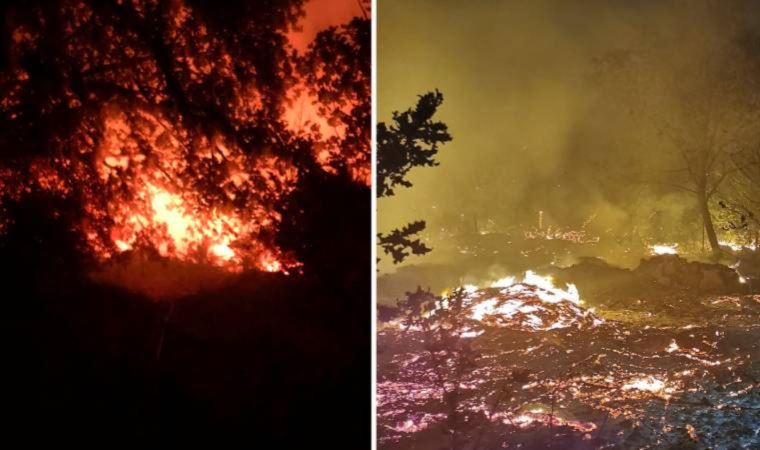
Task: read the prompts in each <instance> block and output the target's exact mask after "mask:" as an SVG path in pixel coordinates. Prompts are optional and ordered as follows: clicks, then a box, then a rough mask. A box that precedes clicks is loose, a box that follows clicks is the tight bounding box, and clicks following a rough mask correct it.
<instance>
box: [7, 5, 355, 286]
mask: <svg viewBox="0 0 760 450" xmlns="http://www.w3.org/2000/svg"><path fill="white" fill-rule="evenodd" d="M28 8H29V11H26V12H24V13H23V14H22V13H19V14H17V15H14V21H15V22H13V23H10V24H9V27H11V31H12V33H13V36H14V39H13V45H12V47H11V49H10V52H11V55H12V58H11V62H12V64H11V67H10V70H7V71H5V72H4V73H3V74H2V79H1V80H0V81H1V82H2V84H3V86H4V87H5V88H6V92H7V93H8V95H7V96H6V97H5V98H4V99H3V102H2V103H1V104H0V112H1V113H2V114H3V117H4V119H5V120H6V122H7V123H8V125H9V126H8V127H6V128H7V129H6V131H5V134H4V135H3V137H2V138H3V139H5V140H6V141H8V143H9V144H12V145H8V147H10V148H13V149H14V150H13V153H12V154H9V156H8V157H7V158H4V160H3V161H2V165H1V166H0V167H2V171H0V185H2V187H3V191H2V194H0V217H1V219H0V232H2V231H6V232H7V231H8V230H9V227H11V226H12V223H13V221H14V220H15V219H16V218H15V217H14V216H13V214H10V213H8V208H10V207H14V205H21V204H23V203H24V202H27V201H29V200H28V199H30V198H38V197H39V198H47V199H49V200H48V201H50V202H53V201H55V202H59V204H61V205H62V204H64V203H65V204H66V205H67V206H65V207H56V209H54V210H53V211H51V215H52V216H53V217H55V218H58V219H60V220H61V221H64V222H65V223H64V224H62V226H64V227H67V228H69V229H70V230H72V231H74V232H76V233H77V234H78V236H79V239H78V241H79V242H76V243H75V245H76V246H77V247H78V248H79V249H80V251H82V252H83V253H85V255H84V257H85V258H92V259H94V260H95V261H96V267H95V268H94V269H95V271H98V270H99V268H98V267H97V266H101V267H106V268H107V270H108V271H109V272H113V271H114V270H115V268H114V266H119V265H124V267H125V270H127V269H126V267H128V266H129V264H128V263H126V264H125V263H124V260H125V259H129V258H132V257H136V258H138V259H140V260H146V259H155V258H158V259H163V260H165V261H167V262H171V261H175V262H178V263H180V264H182V265H187V264H190V265H198V266H205V267H209V268H213V270H219V271H222V272H226V273H240V272H243V271H247V270H259V271H266V272H279V273H283V274H288V273H292V272H293V271H294V270H295V271H300V270H301V269H300V268H301V267H302V261H299V257H298V256H297V255H296V254H295V252H294V251H293V249H286V248H283V247H282V245H281V242H280V241H282V240H281V239H280V237H281V226H282V224H283V221H284V220H288V221H291V222H295V221H298V220H299V216H300V215H301V214H303V213H304V211H305V210H307V209H308V207H310V206H309V205H302V204H298V203H297V202H298V200H295V195H296V193H297V192H298V189H299V186H302V185H303V184H304V183H308V181H307V180H313V179H315V178H318V177H321V176H323V175H320V174H319V173H315V171H319V170H321V171H323V172H324V174H329V175H330V176H334V177H347V178H348V179H349V180H352V181H353V182H354V183H357V184H360V185H368V184H369V174H370V167H369V159H370V158H369V154H370V143H369V138H370V127H369V120H370V115H369V111H370V102H369V98H370V97H369V89H370V83H369V76H370V74H369V58H368V57H367V58H363V57H360V56H361V55H365V54H367V55H368V54H369V53H368V49H369V45H370V39H369V31H368V30H369V27H368V26H367V25H366V24H367V23H369V22H368V18H367V16H366V11H364V9H363V8H365V6H363V4H361V3H360V4H359V6H357V4H355V3H353V2H351V3H346V4H343V5H342V6H341V7H340V14H338V15H337V16H335V17H330V15H329V14H326V13H325V12H324V11H322V10H321V9H320V8H319V6H318V5H317V6H315V5H310V6H309V8H308V11H306V12H308V13H309V14H313V15H315V16H314V17H312V18H311V19H310V18H309V17H302V14H303V13H304V9H303V8H304V2H302V1H300V0H293V1H285V0H284V1H282V2H279V3H277V4H276V5H275V6H272V7H271V8H270V7H265V6H261V5H253V4H251V5H246V6H244V7H243V9H242V10H241V11H240V14H239V15H238V16H239V17H236V18H232V17H228V16H226V13H224V12H223V11H218V10H216V9H214V8H213V7H212V6H210V5H204V4H202V3H196V2H188V1H172V2H150V1H148V2H143V1H135V2H126V3H122V2H117V4H115V5H112V6H108V7H101V6H100V5H99V4H98V2H94V3H92V2H80V3H78V4H72V3H69V2H62V3H61V4H60V5H56V6H51V7H50V8H47V7H42V6H35V5H30V6H29V7H28ZM262 8H263V9H262ZM267 8H270V9H269V10H267ZM362 14H364V17H365V18H364V19H362V18H360V17H361V16H362ZM48 15H50V16H51V17H53V16H54V17H56V19H55V20H51V19H50V18H48V17H47V16H48ZM262 17H263V18H264V19H262ZM312 19H313V20H314V21H315V24H316V23H320V24H322V26H321V27H318V26H316V25H314V26H310V27H307V28H308V30H309V34H308V36H306V35H301V34H299V33H298V32H297V30H298V29H299V23H302V22H303V21H309V20H312ZM262 20H263V21H269V22H271V23H269V24H268V25H266V26H260V22H261V21H262ZM59 21H60V23H59ZM55 26H60V30H58V29H56V30H53V29H51V27H55ZM230 26H232V28H230ZM146 30H152V31H150V32H147V31H146ZM232 30H234V32H233V31H232ZM57 33H61V34H62V36H61V39H62V40H63V41H65V42H67V44H66V45H65V48H63V49H58V48H56V47H55V46H54V43H52V42H48V40H47V39H48V38H47V36H49V35H53V34H56V35H57ZM95 36H100V37H99V38H96V37H95ZM51 46H52V47H51ZM294 46H295V47H294ZM296 47H297V48H296ZM345 52H348V53H350V55H348V54H346V55H343V53H345ZM50 54H54V55H55V56H50ZM35 61H41V62H39V63H36V62H35ZM48 61H55V64H58V65H59V66H60V67H55V68H50V69H48V70H46V71H43V72H49V71H54V72H57V73H60V77H59V78H60V79H59V80H58V81H59V84H60V86H51V87H50V88H49V91H50V92H48V91H44V92H43V94H40V88H39V86H38V84H40V83H42V81H41V80H42V78H41V77H43V76H44V75H43V74H42V73H38V72H35V71H34V70H36V67H37V66H35V65H34V64H43V65H44V64H48ZM33 63H34V64H33ZM338 73H350V74H351V79H350V83H348V81H349V80H341V79H338V78H336V74H338ZM45 82H46V81H45ZM46 89H47V88H46ZM327 92H329V95H328V94H327ZM297 98H301V105H300V106H301V109H302V111H301V114H299V119H300V120H299V123H298V124H295V123H294V122H293V120H294V119H293V116H294V112H293V109H294V105H293V102H294V101H295V100H296V99H297ZM304 102H306V103H308V104H306V105H304V104H303V103H304ZM25 104H29V105H39V107H38V108H36V109H34V108H29V107H25V106H24V105H25ZM336 130H339V132H338V131H336ZM43 149H44V150H43ZM129 270H131V269H129ZM110 278H113V277H110ZM116 278H117V279H121V278H122V277H121V276H119V277H116ZM118 282H119V283H121V282H122V281H118ZM130 284H134V283H130ZM127 287H129V288H135V286H127ZM141 290H144V289H141ZM181 292H186V290H185V289H182V290H181Z"/></svg>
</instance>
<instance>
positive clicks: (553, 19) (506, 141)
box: [377, 0, 760, 271]
mask: <svg viewBox="0 0 760 450" xmlns="http://www.w3.org/2000/svg"><path fill="white" fill-rule="evenodd" d="M757 6H759V4H758V3H757V2H746V1H745V2H733V1H731V2H701V1H688V2H687V1H668V2H662V1H639V2H632V1H609V0H606V1H602V0H599V1H585V2H566V1H560V0H555V1H553V0H542V1H531V2H523V1H478V2H461V1H456V0H435V1H433V0H428V1H415V2H409V1H403V0H385V1H383V2H382V5H381V7H380V8H379V11H378V14H377V17H378V30H379V33H378V90H379V93H378V120H379V121H388V120H390V117H391V112H392V111H395V110H404V109H406V108H408V107H410V106H412V105H413V104H414V102H415V101H416V96H417V95H419V94H422V93H424V92H427V91H430V90H433V89H436V88H437V89H439V90H440V91H441V92H443V94H444V97H445V99H444V103H443V106H442V107H441V109H440V110H439V113H438V115H437V118H438V119H439V120H442V121H443V122H445V123H446V124H447V125H448V126H449V129H450V132H451V135H452V136H453V141H452V142H451V143H448V144H446V145H445V146H444V147H443V148H442V150H441V153H440V154H439V158H438V160H439V162H440V166H439V167H435V168H424V169H416V170H415V171H413V173H412V176H411V177H410V180H411V181H412V183H414V186H413V187H412V188H409V189H400V190H399V191H398V192H397V195H396V196H394V197H391V198H387V199H382V200H381V201H380V202H379V212H378V220H379V224H378V229H379V230H380V231H381V232H383V231H386V230H390V229H392V228H394V227H398V226H399V225H402V224H405V223H408V222H410V221H412V220H417V219H423V220H426V221H427V223H428V230H427V231H426V232H425V237H426V238H428V239H429V240H430V244H431V246H432V247H433V249H434V250H433V252H431V253H430V254H428V255H426V256H424V257H412V258H409V259H408V260H407V261H406V262H405V263H406V264H421V263H425V262H443V261H444V260H446V259H447V258H450V256H451V255H452V254H455V253H452V252H451V251H449V250H450V249H447V248H448V247H447V246H448V244H449V243H447V242H446V238H444V237H443V236H450V235H451V234H452V233H460V234H461V233H465V232H470V233H474V232H481V233H483V232H495V233H503V232H509V231H510V230H523V229H526V228H529V227H535V226H536V225H537V224H538V221H539V214H541V213H539V211H543V213H542V218H541V221H542V225H543V226H548V225H551V226H558V227H566V228H568V229H580V228H581V227H584V224H585V230H586V231H587V232H588V234H589V236H599V237H600V238H601V241H600V244H599V248H600V249H601V250H599V252H600V253H601V254H602V255H603V256H605V257H607V258H608V259H609V260H612V261H613V262H618V263H621V264H631V263H632V261H634V260H637V259H638V258H639V257H640V256H641V252H640V251H638V250H632V251H630V252H629V251H628V250H629V248H631V247H633V246H635V245H634V244H635V243H634V242H633V241H634V239H633V238H632V236H634V235H635V236H639V237H644V238H645V239H649V240H650V241H652V242H657V241H660V242H684V243H686V242H693V241H696V240H700V239H701V219H700V216H699V212H698V210H697V208H696V205H695V202H694V201H693V198H692V197H693V196H692V195H691V194H689V193H687V192H684V191H683V190H680V189H678V188H674V187H673V186H672V184H675V181H676V177H677V175H674V174H675V173H677V172H678V171H679V170H680V169H682V163H681V161H679V159H678V157H677V154H676V153H677V152H675V150H674V147H673V145H672V142H671V141H669V140H668V139H667V138H666V137H665V136H663V134H662V132H661V130H658V125H659V124H662V123H664V122H663V121H661V120H660V116H661V115H662V116H663V117H669V118H671V119H672V122H671V124H674V126H679V127H681V126H683V127H691V126H694V127H697V128H698V127H699V124H698V123H697V124H694V123H692V114H693V113H694V111H690V107H689V106H688V105H691V104H692V103H690V102H684V101H682V100H683V98H682V97H679V95H681V94H680V93H678V94H677V95H676V94H673V92H672V88H671V86H673V85H674V86H679V85H680V84H681V83H680V78H679V77H681V78H682V79H683V80H684V83H685V85H687V86H689V85H688V83H689V82H691V81H690V80H692V79H698V77H696V75H695V73H697V72H699V73H701V72H700V70H702V69H704V71H705V73H710V74H715V73H717V74H718V75H717V77H721V76H722V75H721V73H722V72H720V71H721V70H723V68H725V67H729V68H732V67H734V66H735V65H736V66H742V67H745V66H749V69H748V70H749V71H750V72H751V71H753V70H755V68H754V65H753V64H757V61H758V60H760V56H758V53H755V54H754V56H755V57H756V58H757V59H755V61H754V62H753V63H751V64H748V63H747V62H746V59H747V58H750V59H751V58H752V56H753V55H752V49H753V48H754V49H755V51H756V49H757V46H756V44H752V45H750V44H747V43H748V42H749V43H752V42H757V36H758V35H760V22H759V21H758V19H759V17H760V14H758V10H757V8H756V7H757ZM745 44H746V45H745ZM753 45H754V46H753ZM743 46H744V47H743ZM734 50H735V51H734ZM616 55H617V56H620V55H623V56H622V58H623V59H624V60H625V59H626V58H629V59H630V60H631V61H633V65H632V66H630V67H632V68H624V69H623V70H618V71H617V72H615V70H614V69H609V67H607V65H606V64H607V63H608V62H610V60H612V61H613V63H614V61H615V57H616ZM630 55H634V56H633V57H630ZM637 55H646V58H645V59H644V60H643V62H642V60H641V59H639V56H637ZM737 55H739V56H738V57H737ZM703 66H704V67H703ZM626 67H628V66H626ZM695 67H702V69H699V70H696V69H694V68H695ZM757 73H760V72H755V74H757ZM668 83H672V84H668ZM695 83H696V82H695ZM705 86H706V87H705V88H704V89H702V90H700V88H699V86H697V87H695V88H694V89H693V90H692V91H685V92H687V93H688V94H686V95H691V96H693V97H694V98H695V101H696V102H697V103H698V102H702V103H704V101H706V99H707V98H708V96H709V95H711V94H715V92H714V90H713V89H711V88H710V86H711V85H708V84H706V85H705ZM741 89H747V90H748V91H749V90H750V89H751V86H749V87H748V86H742V87H740V88H738V90H739V93H738V94H736V98H737V99H739V100H734V98H733V97H731V98H727V99H726V100H725V101H722V103H721V106H722V107H724V109H726V110H731V109H732V108H733V106H734V105H733V103H732V102H735V101H738V102H741V98H742V97H743V94H744V93H743V92H742V91H741ZM732 92H734V93H736V92H737V91H736V89H735V90H733V91H732ZM719 94H720V93H719ZM690 101H691V99H690ZM684 105H687V106H686V107H685V106H684ZM726 120H728V121H731V120H732V119H731V118H728V119H726ZM694 136H695V139H698V138H699V137H698V136H699V135H698V133H697V134H695V135H694ZM755 136H757V135H747V136H745V137H746V138H747V142H751V141H753V139H754V137H755ZM754 142H758V143H760V140H754ZM670 182H673V183H670ZM442 230H446V231H445V232H444V231H442ZM517 232H519V231H517ZM447 233H448V234H447ZM638 245H639V247H636V248H638V249H640V248H645V247H641V245H640V242H639V243H638ZM637 251H638V253H637ZM576 256H585V255H576ZM392 269H393V266H392V264H391V262H390V261H388V260H384V261H382V262H381V270H384V271H388V270H392Z"/></svg>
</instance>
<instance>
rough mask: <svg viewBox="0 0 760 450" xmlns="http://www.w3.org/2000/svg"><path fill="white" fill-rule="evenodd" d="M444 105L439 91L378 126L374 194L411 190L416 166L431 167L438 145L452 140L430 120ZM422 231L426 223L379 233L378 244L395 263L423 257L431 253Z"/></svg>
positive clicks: (444, 125)
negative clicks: (375, 191)
mask: <svg viewBox="0 0 760 450" xmlns="http://www.w3.org/2000/svg"><path fill="white" fill-rule="evenodd" d="M442 103H443V94H442V93H440V92H439V91H437V90H436V91H434V92H428V93H427V94H424V95H421V96H419V99H418V100H417V104H416V105H415V107H414V108H409V109H407V110H406V111H404V112H401V113H399V112H398V111H394V112H393V123H392V124H391V125H386V124H385V122H380V123H378V124H377V195H378V197H380V198H382V197H391V196H393V195H394V194H395V189H396V187H397V186H401V187H407V188H408V187H411V186H412V183H411V182H410V181H409V180H408V179H407V176H408V174H409V172H410V171H411V170H412V169H413V168H415V167H433V166H437V165H438V162H437V161H436V160H435V156H436V155H437V154H438V148H439V146H440V145H441V144H444V143H446V142H449V141H451V135H449V133H448V127H447V126H446V124H445V123H443V122H438V121H435V120H433V116H434V115H435V113H436V111H438V108H439V107H440V106H441V104H442ZM424 229H425V222H424V221H422V220H420V221H415V222H412V223H410V224H408V225H406V226H404V227H402V228H399V229H395V230H392V231H391V232H389V233H387V234H383V233H379V234H378V244H379V245H380V247H381V248H382V249H383V251H384V252H385V253H386V254H388V255H390V256H391V257H392V258H393V262H394V264H398V263H400V262H402V261H403V260H404V259H405V258H406V257H408V256H409V255H410V254H413V255H424V254H425V253H428V252H430V250H431V249H430V248H429V247H427V246H426V245H425V243H423V242H422V241H421V240H420V239H419V238H418V237H417V236H418V234H419V233H420V232H422V231H423V230H424Z"/></svg>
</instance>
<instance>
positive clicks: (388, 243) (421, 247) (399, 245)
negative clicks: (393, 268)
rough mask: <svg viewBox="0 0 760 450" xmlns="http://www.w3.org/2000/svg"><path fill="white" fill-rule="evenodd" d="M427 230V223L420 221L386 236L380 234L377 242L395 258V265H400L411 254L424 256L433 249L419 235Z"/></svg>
mask: <svg viewBox="0 0 760 450" xmlns="http://www.w3.org/2000/svg"><path fill="white" fill-rule="evenodd" d="M424 229H425V222H423V221H421V220H418V221H416V222H412V223H410V224H408V225H407V226H405V227H403V228H401V229H398V228H397V229H395V230H393V231H391V232H390V233H388V234H387V235H385V234H382V233H380V234H378V235H377V240H378V242H379V244H380V247H381V248H382V249H383V251H384V252H385V253H386V254H388V255H391V256H392V257H393V262H394V263H396V264H397V263H400V262H401V261H403V260H404V259H406V257H407V256H409V254H410V252H411V254H413V255H424V254H425V253H428V252H429V251H430V250H431V249H430V248H429V247H428V246H427V245H425V243H424V242H422V241H421V240H420V239H419V238H417V233H420V232H421V231H423V230H424Z"/></svg>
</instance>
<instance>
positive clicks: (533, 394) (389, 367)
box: [378, 273, 760, 449]
mask: <svg viewBox="0 0 760 450" xmlns="http://www.w3.org/2000/svg"><path fill="white" fill-rule="evenodd" d="M530 281H532V283H530ZM496 285H497V286H496V287H488V288H483V289H479V288H474V287H470V288H466V289H461V290H457V291H453V292H452V293H449V294H447V295H445V296H443V297H441V298H438V297H435V296H433V295H432V294H430V293H425V292H424V291H418V292H416V293H414V294H411V295H410V296H409V300H408V301H407V302H405V303H404V304H403V305H402V306H404V307H407V308H409V309H408V310H407V313H406V319H395V320H393V321H390V322H387V323H384V324H382V325H381V326H380V331H379V339H378V349H379V351H378V352H379V354H378V367H379V369H378V376H379V378H378V412H379V415H378V427H379V430H378V433H379V436H380V442H381V448H388V449H390V448H440V447H443V446H453V447H452V448H472V449H478V448H558V449H559V448H563V449H564V448H606V447H609V446H611V445H612V446H615V447H616V448H661V447H663V446H668V445H678V444H679V443H680V444H682V445H688V443H691V445H694V446H696V448H703V447H704V448H717V447H721V446H724V445H727V444H729V443H730V444H731V445H738V446H739V447H741V448H751V446H752V445H756V444H758V443H760V435H758V431H757V430H758V429H760V428H758V427H760V422H759V421H758V418H757V414H756V412H757V408H758V407H760V368H759V367H757V359H758V357H760V347H759V346H758V344H757V342H759V341H758V338H760V328H758V327H757V317H758V316H760V302H758V301H757V299H756V298H754V297H746V298H735V299H736V300H737V301H739V302H741V303H742V304H743V305H744V307H742V308H733V307H730V306H729V305H728V304H726V303H725V302H721V301H717V300H719V299H716V298H713V299H712V301H705V302H702V303H700V302H696V303H695V304H693V305H692V306H691V310H692V311H693V312H694V315H699V314H701V315H705V316H716V315H722V316H723V317H724V319H725V320H724V321H723V323H722V325H721V328H720V329H718V328H716V327H715V326H711V325H709V324H705V323H699V324H693V323H687V322H685V320H684V319H685V318H686V317H687V316H684V315H679V313H678V311H671V312H670V313H671V314H673V315H674V317H672V318H671V321H670V323H669V324H668V325H667V326H663V325H660V324H659V322H657V321H654V320H652V321H651V322H647V316H646V315H636V314H631V315H626V313H625V312H621V313H620V314H618V315H614V314H612V315H610V314H607V313H608V311H598V312H592V311H591V310H588V309H586V308H585V307H584V306H583V304H582V302H581V301H580V300H579V298H578V295H577V291H576V290H575V289H574V288H573V287H572V286H568V287H567V288H566V289H557V288H555V287H554V286H553V285H552V284H551V280H550V279H546V278H542V277H537V276H535V275H534V274H530V273H529V274H528V276H527V277H526V280H523V281H522V282H515V280H502V281H500V282H498V283H496ZM423 298H426V299H427V300H420V299H423ZM420 304H426V305H428V306H429V309H426V308H424V307H423V308H419V305H420ZM696 310H699V311H696ZM415 312H417V313H419V314H416V315H415ZM747 316H751V317H752V318H754V321H749V320H748V317H747ZM414 317H417V319H410V318H414ZM611 317H614V319H615V320H612V319H610V318H611ZM691 317H692V316H691V315H690V316H688V318H691Z"/></svg>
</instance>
